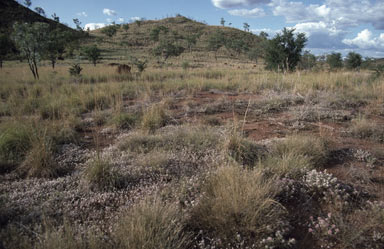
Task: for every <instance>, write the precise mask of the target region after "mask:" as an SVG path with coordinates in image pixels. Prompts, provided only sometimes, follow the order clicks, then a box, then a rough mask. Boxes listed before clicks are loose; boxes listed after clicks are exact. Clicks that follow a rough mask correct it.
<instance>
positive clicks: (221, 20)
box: [220, 17, 225, 27]
mask: <svg viewBox="0 0 384 249" xmlns="http://www.w3.org/2000/svg"><path fill="white" fill-rule="evenodd" d="M220 24H221V26H223V27H224V25H225V20H224V18H223V17H222V18H221V19H220Z"/></svg>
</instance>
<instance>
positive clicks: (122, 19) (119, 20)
mask: <svg viewBox="0 0 384 249" xmlns="http://www.w3.org/2000/svg"><path fill="white" fill-rule="evenodd" d="M117 21H118V22H124V21H125V20H124V18H122V17H120V18H119V19H117Z"/></svg>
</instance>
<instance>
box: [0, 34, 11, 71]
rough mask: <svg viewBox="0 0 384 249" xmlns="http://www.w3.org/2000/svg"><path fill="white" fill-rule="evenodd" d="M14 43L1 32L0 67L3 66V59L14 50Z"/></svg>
mask: <svg viewBox="0 0 384 249" xmlns="http://www.w3.org/2000/svg"><path fill="white" fill-rule="evenodd" d="M12 47H13V43H12V41H11V40H10V39H9V37H8V36H7V35H5V34H0V68H3V60H4V59H5V58H6V56H7V55H8V54H9V53H10V52H11V51H12Z"/></svg>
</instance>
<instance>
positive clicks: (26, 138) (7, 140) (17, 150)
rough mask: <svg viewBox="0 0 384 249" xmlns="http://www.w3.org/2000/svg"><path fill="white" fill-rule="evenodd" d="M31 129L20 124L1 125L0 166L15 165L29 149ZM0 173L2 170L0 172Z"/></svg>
mask: <svg viewBox="0 0 384 249" xmlns="http://www.w3.org/2000/svg"><path fill="white" fill-rule="evenodd" d="M30 132H31V129H30V127H28V126H27V125H24V124H23V123H21V122H9V123H3V124H2V125H1V127H0V164H1V166H2V167H1V168H3V167H5V166H6V165H16V164H18V163H20V162H22V160H23V159H24V156H25V155H26V153H27V152H28V150H29V149H30V147H31V145H32V144H31V140H30ZM0 171H2V169H1V170H0Z"/></svg>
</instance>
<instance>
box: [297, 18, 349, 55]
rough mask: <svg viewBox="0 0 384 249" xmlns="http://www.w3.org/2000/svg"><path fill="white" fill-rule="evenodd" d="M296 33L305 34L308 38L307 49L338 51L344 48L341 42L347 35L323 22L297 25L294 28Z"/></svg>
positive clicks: (343, 31) (345, 32)
mask: <svg viewBox="0 0 384 249" xmlns="http://www.w3.org/2000/svg"><path fill="white" fill-rule="evenodd" d="M293 28H294V29H296V32H300V33H305V34H306V35H307V37H308V43H307V47H309V48H328V49H340V48H342V47H345V44H343V43H342V42H341V40H342V39H343V38H344V37H345V36H346V35H347V34H348V32H347V31H345V30H342V29H337V28H336V27H335V26H332V25H330V24H328V23H325V22H305V23H298V24H296V25H295V26H294V27H293Z"/></svg>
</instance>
